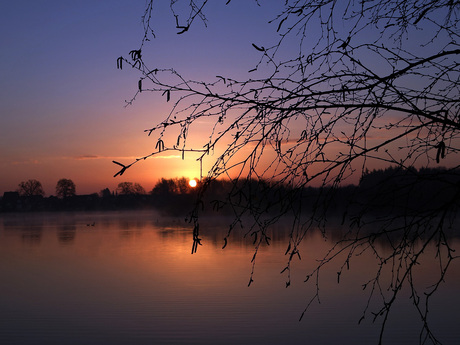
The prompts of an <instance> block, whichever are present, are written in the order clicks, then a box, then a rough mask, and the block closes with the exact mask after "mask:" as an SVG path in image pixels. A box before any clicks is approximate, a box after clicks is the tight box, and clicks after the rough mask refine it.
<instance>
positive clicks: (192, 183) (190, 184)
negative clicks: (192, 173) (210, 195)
mask: <svg viewBox="0 0 460 345" xmlns="http://www.w3.org/2000/svg"><path fill="white" fill-rule="evenodd" d="M188 184H189V186H190V187H192V188H195V187H196V186H197V182H196V180H195V179H191V180H190V181H188Z"/></svg>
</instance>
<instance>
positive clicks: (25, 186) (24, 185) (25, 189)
mask: <svg viewBox="0 0 460 345" xmlns="http://www.w3.org/2000/svg"><path fill="white" fill-rule="evenodd" d="M18 192H19V194H20V195H22V196H28V197H29V196H35V195H41V196H43V195H45V192H44V191H43V187H42V184H41V183H40V181H37V180H34V179H32V180H27V181H22V182H21V183H19V190H18Z"/></svg>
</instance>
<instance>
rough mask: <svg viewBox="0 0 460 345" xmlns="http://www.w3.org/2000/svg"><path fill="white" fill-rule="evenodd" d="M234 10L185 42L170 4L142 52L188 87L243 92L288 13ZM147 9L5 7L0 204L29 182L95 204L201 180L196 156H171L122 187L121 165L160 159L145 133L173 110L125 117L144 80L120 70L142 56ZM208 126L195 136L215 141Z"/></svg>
mask: <svg viewBox="0 0 460 345" xmlns="http://www.w3.org/2000/svg"><path fill="white" fill-rule="evenodd" d="M225 2H226V1H224V0H222V1H212V2H210V3H209V4H208V5H207V8H206V11H205V13H206V15H207V18H208V23H207V24H208V27H207V28H206V27H205V26H204V25H203V23H202V22H199V21H197V22H196V23H194V25H195V26H194V27H192V29H191V30H190V31H189V32H187V33H186V34H185V35H177V34H176V32H177V29H176V28H175V26H176V23H175V19H174V17H173V15H172V14H171V12H170V9H169V1H167V0H165V1H157V2H155V6H156V9H155V15H154V17H153V20H152V23H153V24H154V30H155V34H156V38H155V39H154V40H152V41H151V42H150V43H149V44H148V46H146V47H144V48H143V55H144V57H145V56H148V62H149V63H150V64H152V65H153V64H154V65H155V66H156V67H157V68H160V69H161V68H170V67H173V68H175V69H176V70H178V71H179V72H180V73H182V74H183V75H184V76H186V78H187V79H198V80H205V79H206V78H207V77H215V76H216V75H227V76H230V75H231V76H232V77H234V78H239V77H240V78H241V79H243V80H244V78H245V77H246V73H247V71H248V70H250V69H252V68H253V67H254V64H255V63H256V62H257V61H258V57H259V54H258V52H257V51H256V50H255V49H254V48H253V47H252V46H251V43H253V42H260V43H261V44H262V43H263V44H265V45H267V44H268V45H269V44H270V43H274V42H275V40H276V39H277V38H278V36H277V33H276V29H277V24H268V21H269V20H271V19H274V18H275V17H276V13H277V12H278V10H279V9H280V8H281V7H282V6H283V4H284V2H283V1H279V0H270V1H264V5H263V6H261V7H258V6H257V3H256V1H246V0H239V1H237V0H234V1H232V2H231V4H230V5H229V6H225ZM144 6H145V1H143V0H140V1H132V0H98V1H92V0H91V1H89V0H82V1H67V0H65V1H62V0H41V1H31V0H28V1H27V0H26V1H3V2H2V3H1V4H0V44H1V51H0V114H1V117H0V195H3V192H5V191H12V190H16V189H17V188H18V184H19V183H20V182H21V181H25V180H28V179H37V180H39V181H40V182H41V183H42V184H43V187H44V190H45V194H46V195H47V196H49V195H53V194H55V186H56V182H57V181H58V180H59V179H61V178H67V179H71V180H73V181H74V182H75V184H76V187H77V194H87V193H93V192H99V191H100V190H101V189H104V188H106V187H108V188H110V189H111V190H114V189H115V188H116V186H117V185H118V183H120V182H124V181H129V182H137V183H140V184H141V185H142V186H143V187H144V188H145V189H146V190H147V191H150V190H151V189H152V187H153V186H154V184H155V183H156V182H157V181H158V179H159V178H161V177H165V178H173V177H182V176H185V177H187V178H194V177H199V174H200V165H199V163H198V162H197V161H196V157H197V156H193V154H189V155H187V157H186V159H185V160H182V159H181V157H180V154H177V155H176V154H167V153H165V154H163V155H158V156H155V157H154V158H152V159H149V160H146V161H143V162H142V163H141V164H136V165H135V166H133V167H132V168H131V169H129V170H128V171H127V172H126V173H125V174H124V175H123V176H121V177H120V176H118V177H116V178H113V175H114V174H115V173H116V172H117V170H118V169H117V166H116V165H114V164H113V163H112V161H113V160H116V161H120V162H123V163H130V162H131V161H133V160H134V159H135V158H138V157H142V156H144V155H147V154H149V153H151V152H153V151H154V150H155V144H156V139H157V138H155V137H154V136H152V137H148V136H147V135H146V134H145V133H144V130H145V129H148V128H151V127H152V126H154V125H155V124H157V123H159V122H161V121H162V120H163V119H164V117H165V115H166V114H168V112H169V109H170V108H169V107H170V104H167V103H166V101H165V100H164V97H163V98H161V97H158V96H155V95H153V94H149V93H146V94H144V93H143V94H142V95H141V96H142V97H138V98H137V100H136V102H134V104H133V105H132V106H128V107H125V100H130V99H131V97H132V96H133V95H134V94H135V92H136V89H137V82H138V80H139V74H138V73H137V72H136V71H134V70H132V69H129V68H124V69H123V70H122V71H120V70H117V68H116V67H117V63H116V60H117V58H118V57H119V56H124V57H128V56H129V51H131V50H133V49H138V48H139V46H140V43H141V39H142V37H143V26H142V22H141V17H142V15H143V13H144V9H145V8H144ZM255 11H257V15H254V13H256V12H255ZM243 73H244V74H243ZM199 125H200V126H198V127H195V128H194V131H195V132H194V133H195V135H197V136H200V135H201V136H202V135H206V130H207V128H208V127H206V123H204V122H202V123H201V124H199ZM210 163H211V162H210V161H208V162H206V163H205V165H204V167H203V168H204V173H205V172H206V168H207V167H208V166H206V164H208V165H209V164H210Z"/></svg>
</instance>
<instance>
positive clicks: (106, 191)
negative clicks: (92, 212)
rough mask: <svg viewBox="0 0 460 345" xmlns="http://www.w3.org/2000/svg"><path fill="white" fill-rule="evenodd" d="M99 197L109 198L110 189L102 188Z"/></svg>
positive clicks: (110, 194)
mask: <svg viewBox="0 0 460 345" xmlns="http://www.w3.org/2000/svg"><path fill="white" fill-rule="evenodd" d="M99 195H100V197H101V198H110V197H111V196H112V193H110V189H108V188H104V189H102V190H101V192H100V193H99Z"/></svg>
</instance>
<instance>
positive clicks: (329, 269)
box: [0, 211, 460, 344]
mask: <svg viewBox="0 0 460 345" xmlns="http://www.w3.org/2000/svg"><path fill="white" fill-rule="evenodd" d="M224 224H225V222H216V223H215V224H214V222H210V221H209V222H208V223H207V225H204V226H202V227H201V237H202V243H203V245H202V246H200V247H199V248H198V251H197V253H196V254H193V255H191V248H192V228H191V226H190V225H189V224H187V223H185V222H184V220H183V219H182V218H180V219H174V218H167V219H166V218H163V217H159V216H158V215H155V214H154V213H153V212H150V211H136V212H106V213H73V214H71V213H68V214H9V215H7V214H3V215H0V277H1V281H0V344H288V343H289V344H377V343H378V338H379V332H380V324H381V321H379V320H377V321H376V322H375V323H373V322H372V318H371V317H370V316H369V315H368V316H366V318H365V319H364V321H362V322H361V323H360V324H359V325H358V321H359V320H360V318H361V316H362V315H363V311H364V308H365V307H366V303H367V299H368V291H369V290H364V291H363V288H362V285H363V284H364V283H365V282H366V281H368V280H369V277H370V275H371V274H372V273H373V272H374V270H375V267H376V266H375V263H374V261H373V260H372V257H371V256H370V254H366V253H365V254H363V255H361V256H359V257H357V258H354V259H353V260H352V261H351V267H350V270H348V271H346V272H343V274H342V275H341V279H340V284H339V283H338V282H337V271H338V270H339V269H340V266H341V265H342V264H343V260H342V261H337V262H332V263H331V264H330V265H328V266H326V268H325V269H324V270H323V271H322V272H321V280H320V285H319V288H320V290H319V291H320V301H321V303H317V302H314V303H313V304H312V305H311V307H310V308H309V309H308V311H307V312H306V314H305V316H304V317H303V319H302V320H301V321H300V322H299V317H300V315H301V314H302V311H303V310H304V308H305V306H306V304H307V303H308V301H309V299H310V298H311V297H312V296H313V295H314V293H315V291H316V285H315V281H314V280H310V281H309V282H308V283H304V280H305V277H306V275H307V274H308V273H309V270H311V269H312V268H313V267H314V266H315V265H316V264H317V261H316V260H317V259H320V258H321V255H323V254H324V253H325V252H326V251H327V250H328V248H330V247H331V245H332V244H333V242H330V241H328V240H325V239H323V238H322V237H321V235H320V234H319V233H312V234H311V235H310V236H309V237H308V238H305V239H304V242H303V246H302V247H301V260H294V262H293V265H292V271H291V285H290V286H289V287H288V288H286V275H285V274H280V272H281V270H282V269H283V268H284V267H285V265H286V261H287V257H286V256H285V255H284V253H285V251H286V248H287V243H288V242H287V240H288V237H287V234H285V233H283V228H282V226H281V225H280V228H279V231H278V229H274V233H273V236H272V242H271V245H269V246H268V245H265V246H262V247H261V248H260V250H259V254H258V256H257V258H256V264H255V268H254V276H253V278H254V282H253V283H252V284H251V286H250V287H248V282H249V279H250V277H251V270H252V264H251V259H252V257H253V254H254V247H253V246H252V241H251V238H246V239H244V238H242V236H241V234H235V235H234V236H231V237H230V238H229V241H228V245H227V246H226V248H225V249H222V246H223V237H224V235H223V234H224V233H225V232H226V231H227V228H226V225H224ZM452 243H453V244H454V247H455V248H457V253H458V250H459V249H460V245H459V244H460V243H459V241H458V240H455V241H453V242H452ZM427 256H428V257H432V258H433V260H434V258H435V251H434V248H428V252H427ZM458 261H459V260H454V261H453V263H452V264H451V266H450V268H449V271H448V273H447V275H446V277H445V283H444V284H442V285H441V286H440V287H439V289H438V291H437V293H436V295H434V296H433V297H432V301H431V303H432V304H431V307H430V312H429V322H430V324H431V327H432V329H433V331H434V333H435V335H437V336H438V338H439V340H440V341H441V342H442V343H443V344H458V343H459V340H460V327H459V325H460V313H459V308H460V263H459V262H458ZM420 266H423V267H422V268H421V269H420V278H419V280H418V282H419V283H420V284H421V288H424V285H423V284H429V283H430V277H433V276H435V275H436V274H437V272H438V271H439V270H437V266H436V262H435V261H433V264H432V263H430V262H428V263H426V264H423V265H420ZM421 291H422V290H421ZM409 296H410V292H409V291H402V292H401V296H400V298H399V300H398V301H397V303H396V304H395V306H394V310H392V313H391V314H390V319H389V321H388V325H387V328H386V333H385V335H384V344H417V343H418V341H419V333H420V330H421V327H422V324H421V322H420V319H419V317H418V316H417V314H416V311H415V308H414V307H413V305H412V302H411V300H410V298H409Z"/></svg>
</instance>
